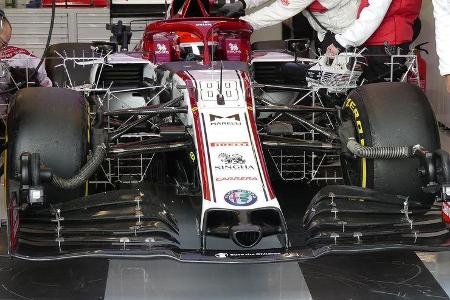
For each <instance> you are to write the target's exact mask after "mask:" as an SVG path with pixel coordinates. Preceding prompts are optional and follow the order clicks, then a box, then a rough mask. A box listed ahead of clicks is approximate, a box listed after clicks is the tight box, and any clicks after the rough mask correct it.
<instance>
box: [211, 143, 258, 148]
mask: <svg viewBox="0 0 450 300" xmlns="http://www.w3.org/2000/svg"><path fill="white" fill-rule="evenodd" d="M210 145H211V147H243V146H249V144H248V142H215V143H211V144H210Z"/></svg>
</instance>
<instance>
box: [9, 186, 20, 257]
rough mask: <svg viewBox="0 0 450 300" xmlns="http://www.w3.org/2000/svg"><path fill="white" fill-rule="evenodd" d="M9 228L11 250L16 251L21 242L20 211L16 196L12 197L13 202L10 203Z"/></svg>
mask: <svg viewBox="0 0 450 300" xmlns="http://www.w3.org/2000/svg"><path fill="white" fill-rule="evenodd" d="M9 226H10V240H11V249H12V250H13V251H14V250H15V249H16V247H17V242H18V240H19V209H18V205H17V199H16V196H15V195H11V200H10V203H9Z"/></svg>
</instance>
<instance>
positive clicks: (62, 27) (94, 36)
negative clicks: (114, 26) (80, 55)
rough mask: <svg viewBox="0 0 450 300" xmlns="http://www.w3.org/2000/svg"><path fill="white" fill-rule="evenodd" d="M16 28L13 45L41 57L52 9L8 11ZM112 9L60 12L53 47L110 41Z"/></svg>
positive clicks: (53, 37) (57, 10) (57, 17)
mask: <svg viewBox="0 0 450 300" xmlns="http://www.w3.org/2000/svg"><path fill="white" fill-rule="evenodd" d="M5 12H6V15H7V16H8V19H9V20H10V22H11V24H12V28H13V35H12V38H11V41H10V44H11V45H14V46H17V47H22V48H25V49H28V50H29V51H32V52H33V53H34V54H35V55H37V56H41V55H42V53H43V51H44V47H45V43H46V41H47V35H48V30H49V26H50V18H51V9H46V8H42V9H26V8H24V9H7V10H5ZM106 23H109V9H107V8H106V9H105V8H84V9H65V8H61V9H56V15H55V25H54V27H53V35H52V40H51V44H56V43H67V42H86V41H92V40H97V41H109V37H110V35H111V33H110V32H109V31H108V30H106Z"/></svg>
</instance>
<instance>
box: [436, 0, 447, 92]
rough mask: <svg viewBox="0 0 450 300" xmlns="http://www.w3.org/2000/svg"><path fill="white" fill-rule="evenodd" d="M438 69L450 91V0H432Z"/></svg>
mask: <svg viewBox="0 0 450 300" xmlns="http://www.w3.org/2000/svg"><path fill="white" fill-rule="evenodd" d="M433 7H434V19H435V23H436V50H437V54H438V56H439V71H440V73H441V75H442V76H444V77H445V82H446V85H447V91H448V92H449V93H450V0H433Z"/></svg>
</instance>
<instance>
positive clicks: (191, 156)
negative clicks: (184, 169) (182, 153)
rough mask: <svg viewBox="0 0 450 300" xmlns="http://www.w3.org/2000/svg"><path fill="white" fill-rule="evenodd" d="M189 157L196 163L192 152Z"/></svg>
mask: <svg viewBox="0 0 450 300" xmlns="http://www.w3.org/2000/svg"><path fill="white" fill-rule="evenodd" d="M189 157H190V158H191V160H192V161H193V162H194V161H195V154H194V152H190V153H189Z"/></svg>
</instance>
